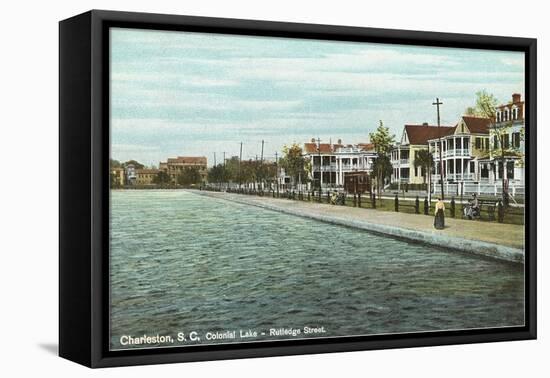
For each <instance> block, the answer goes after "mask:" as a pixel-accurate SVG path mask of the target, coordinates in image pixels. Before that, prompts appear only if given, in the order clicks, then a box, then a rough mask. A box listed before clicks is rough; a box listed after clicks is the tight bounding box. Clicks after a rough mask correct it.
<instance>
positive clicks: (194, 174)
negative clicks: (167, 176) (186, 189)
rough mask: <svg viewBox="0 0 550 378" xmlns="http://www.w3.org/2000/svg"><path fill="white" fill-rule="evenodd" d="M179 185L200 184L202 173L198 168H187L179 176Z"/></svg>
mask: <svg viewBox="0 0 550 378" xmlns="http://www.w3.org/2000/svg"><path fill="white" fill-rule="evenodd" d="M176 180H177V183H178V184H179V185H183V186H189V185H195V184H200V183H201V181H202V176H201V174H200V171H199V169H198V168H196V167H185V169H184V170H183V171H182V172H181V173H180V174H179V175H178V177H177V179H176Z"/></svg>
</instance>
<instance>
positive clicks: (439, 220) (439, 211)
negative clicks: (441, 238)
mask: <svg viewBox="0 0 550 378" xmlns="http://www.w3.org/2000/svg"><path fill="white" fill-rule="evenodd" d="M434 227H435V228H436V229H438V230H443V229H444V228H445V204H444V203H443V201H442V200H441V198H438V199H437V202H436V203H435V219H434Z"/></svg>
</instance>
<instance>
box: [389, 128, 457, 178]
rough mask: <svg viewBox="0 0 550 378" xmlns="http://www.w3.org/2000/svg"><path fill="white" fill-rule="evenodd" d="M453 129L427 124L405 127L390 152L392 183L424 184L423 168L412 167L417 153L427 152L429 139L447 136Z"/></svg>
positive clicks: (424, 173) (424, 174)
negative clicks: (398, 140)
mask: <svg viewBox="0 0 550 378" xmlns="http://www.w3.org/2000/svg"><path fill="white" fill-rule="evenodd" d="M454 129H455V127H454V126H439V127H438V126H433V125H429V124H428V123H423V124H422V125H405V127H404V128H403V134H402V136H401V140H400V142H399V143H397V145H396V146H394V148H393V149H392V152H391V164H392V167H393V172H392V182H393V183H396V182H401V183H404V184H423V183H426V182H427V181H428V180H427V175H426V172H425V171H424V168H422V167H415V165H414V163H415V159H416V158H417V156H418V152H419V151H421V150H428V148H429V145H428V141H429V140H430V139H434V138H439V137H444V136H446V135H449V134H451V133H452V132H453V131H454ZM434 159H435V156H434Z"/></svg>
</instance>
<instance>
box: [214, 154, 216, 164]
mask: <svg viewBox="0 0 550 378" xmlns="http://www.w3.org/2000/svg"><path fill="white" fill-rule="evenodd" d="M215 166H216V153H215V152H214V167H215Z"/></svg>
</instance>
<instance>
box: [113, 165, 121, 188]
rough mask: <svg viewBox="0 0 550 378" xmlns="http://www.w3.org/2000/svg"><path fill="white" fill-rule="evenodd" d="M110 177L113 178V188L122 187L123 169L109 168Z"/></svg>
mask: <svg viewBox="0 0 550 378" xmlns="http://www.w3.org/2000/svg"><path fill="white" fill-rule="evenodd" d="M111 175H112V177H113V182H112V184H113V186H115V187H121V186H124V169H123V168H111Z"/></svg>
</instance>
